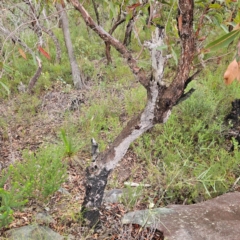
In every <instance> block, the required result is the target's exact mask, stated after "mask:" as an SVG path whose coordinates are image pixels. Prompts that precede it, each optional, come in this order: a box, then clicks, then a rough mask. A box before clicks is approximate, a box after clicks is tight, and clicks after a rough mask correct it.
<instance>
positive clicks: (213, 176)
mask: <svg viewBox="0 0 240 240" xmlns="http://www.w3.org/2000/svg"><path fill="white" fill-rule="evenodd" d="M222 72H223V70H222V69H221V68H219V69H217V70H216V71H215V72H214V74H213V72H211V71H208V70H205V71H204V73H202V74H201V75H200V76H199V77H198V78H197V79H196V80H195V81H194V82H193V83H191V86H190V87H193V88H195V89H196V91H195V92H194V93H193V94H192V96H191V97H190V98H188V99H187V100H186V101H184V102H182V103H181V104H179V105H178V106H176V107H175V108H174V109H173V111H172V114H171V116H170V118H169V120H168V121H167V123H166V124H164V125H157V126H156V127H155V128H154V129H153V130H152V131H150V132H149V133H146V134H144V135H143V136H142V137H141V138H140V139H138V140H137V142H136V143H134V144H133V150H134V152H135V153H136V154H137V155H138V157H139V159H141V161H142V162H145V163H147V168H148V180H149V182H150V183H151V184H153V186H157V187H156V188H157V189H161V192H162V196H158V197H159V198H160V200H161V201H163V202H165V203H180V202H184V201H185V202H187V203H193V202H198V201H200V200H203V199H207V198H211V197H214V196H216V195H220V194H222V193H225V192H227V191H228V190H229V189H230V187H231V186H232V184H233V183H234V181H235V180H236V178H237V177H238V176H239V173H240V172H239V164H240V158H239V157H240V153H239V148H238V145H237V143H236V142H234V141H233V144H234V145H235V147H234V151H233V152H229V151H228V150H229V147H227V142H226V140H225V134H226V132H227V129H228V128H229V127H230V125H228V124H227V123H226V121H225V117H226V116H227V114H228V113H229V112H230V110H231V101H232V100H234V99H236V98H240V88H239V85H238V83H237V82H234V83H233V84H232V85H230V86H226V85H224V84H223V80H222ZM190 87H189V88H190Z"/></svg>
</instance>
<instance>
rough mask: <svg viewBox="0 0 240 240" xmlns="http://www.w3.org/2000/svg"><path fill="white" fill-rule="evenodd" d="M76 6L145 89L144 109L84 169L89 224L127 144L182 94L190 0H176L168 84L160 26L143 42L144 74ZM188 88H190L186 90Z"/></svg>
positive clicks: (188, 56)
mask: <svg viewBox="0 0 240 240" xmlns="http://www.w3.org/2000/svg"><path fill="white" fill-rule="evenodd" d="M70 1H71V3H72V4H73V6H74V7H75V9H76V10H78V11H79V12H80V13H81V15H82V17H83V19H84V21H85V23H86V24H87V25H88V26H89V27H90V28H91V29H92V30H93V31H95V32H96V33H97V34H98V35H99V37H101V38H102V39H103V40H104V41H105V42H106V43H109V44H110V45H111V46H113V47H114V48H115V49H116V50H117V51H119V53H121V54H122V57H123V58H124V59H125V60H126V62H127V64H128V66H129V67H130V69H131V70H132V72H133V74H134V75H135V76H136V78H137V79H138V80H139V82H140V83H141V84H142V85H143V86H144V87H145V89H146V91H147V103H146V106H145V108H144V110H143V111H142V112H141V113H139V114H138V115H136V116H135V117H133V118H132V119H131V120H130V121H129V122H128V124H127V126H126V127H125V128H124V129H123V130H122V131H121V133H120V134H119V135H118V136H117V137H116V138H115V140H114V141H113V143H112V144H111V145H110V146H109V148H108V149H106V150H105V151H104V152H102V153H100V154H98V155H97V156H96V158H95V161H94V162H93V163H92V165H91V166H90V167H89V168H88V169H87V181H86V195H85V199H84V203H83V210H82V212H83V215H84V217H85V218H86V219H87V220H88V221H89V224H90V226H93V225H95V224H96V223H97V221H98V218H99V207H100V206H101V202H102V197H103V193H104V189H105V186H106V183H107V178H108V175H109V173H110V172H111V171H112V170H113V169H114V168H115V167H116V165H117V164H118V162H119V161H120V160H121V159H122V158H123V156H124V155H125V153H126V152H127V150H128V148H129V145H130V144H131V143H132V142H133V141H135V140H136V139H137V138H138V137H139V136H141V135H142V134H143V133H144V132H146V131H147V130H149V129H151V128H152V127H153V126H154V125H155V124H158V123H165V122H166V121H167V120H168V118H169V116H170V114H171V110H172V108H173V106H174V105H176V103H177V102H178V100H179V99H180V98H181V97H182V96H183V97H186V96H184V89H185V87H186V85H187V84H188V82H189V81H191V80H192V79H189V73H190V68H191V63H192V60H193V55H194V50H195V48H194V34H193V29H192V27H193V7H194V2H193V0H179V4H178V7H179V13H178V17H177V18H178V19H179V24H178V30H179V36H180V40H181V46H182V52H181V57H180V60H179V65H178V70H177V73H176V76H175V77H174V79H173V81H172V83H171V85H170V86H169V87H167V86H166V85H165V83H164V82H163V71H164V65H165V61H166V59H167V56H164V55H163V53H162V51H161V50H159V49H160V48H159V47H160V46H162V45H163V44H164V29H162V28H158V27H157V28H156V29H155V33H154V34H153V38H152V41H148V42H145V44H144V45H145V46H146V47H148V49H149V51H150V53H151V60H152V73H151V77H147V75H146V74H145V72H144V71H143V69H141V68H140V67H139V66H138V64H137V61H136V60H135V59H134V58H133V56H132V54H131V52H130V51H128V49H127V48H126V46H124V45H123V44H122V43H121V42H120V41H118V40H117V39H115V38H114V37H113V36H111V35H110V34H109V33H107V32H106V31H105V30H104V29H103V28H102V27H100V26H98V25H97V24H96V23H95V22H94V21H93V19H92V18H91V16H90V15H89V14H88V12H87V11H86V10H85V9H84V7H83V6H82V4H80V3H79V1H78V0H70ZM190 92H191V91H190Z"/></svg>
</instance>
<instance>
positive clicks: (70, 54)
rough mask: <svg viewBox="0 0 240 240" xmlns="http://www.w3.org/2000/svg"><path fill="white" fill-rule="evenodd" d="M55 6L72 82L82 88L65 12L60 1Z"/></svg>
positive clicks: (82, 83)
mask: <svg viewBox="0 0 240 240" xmlns="http://www.w3.org/2000/svg"><path fill="white" fill-rule="evenodd" d="M56 8H57V11H58V13H59V17H60V21H61V25H62V30H63V35H64V40H65V44H66V48H67V51H68V57H69V61H70V65H71V69H72V79H73V84H74V87H75V88H76V89H82V88H83V87H84V82H83V79H82V77H81V72H80V69H79V67H78V64H77V61H76V58H75V55H74V52H73V46H72V41H71V37H70V32H69V24H68V18H67V13H66V11H65V9H64V8H63V7H62V5H61V4H60V3H57V4H56Z"/></svg>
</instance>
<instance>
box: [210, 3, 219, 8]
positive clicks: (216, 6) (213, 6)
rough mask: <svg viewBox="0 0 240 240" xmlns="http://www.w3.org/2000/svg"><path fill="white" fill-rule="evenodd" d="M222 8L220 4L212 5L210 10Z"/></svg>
mask: <svg viewBox="0 0 240 240" xmlns="http://www.w3.org/2000/svg"><path fill="white" fill-rule="evenodd" d="M221 7H222V6H221V5H220V4H218V3H214V4H210V5H209V8H214V9H220V8H221Z"/></svg>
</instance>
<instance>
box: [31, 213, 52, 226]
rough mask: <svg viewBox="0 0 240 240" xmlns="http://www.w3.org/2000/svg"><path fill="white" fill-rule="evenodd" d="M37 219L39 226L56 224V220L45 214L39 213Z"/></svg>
mask: <svg viewBox="0 0 240 240" xmlns="http://www.w3.org/2000/svg"><path fill="white" fill-rule="evenodd" d="M35 219H36V222H37V223H38V224H49V223H54V222H55V221H54V219H53V218H52V217H51V216H50V215H49V214H48V213H45V212H40V213H37V214H36V216H35Z"/></svg>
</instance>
